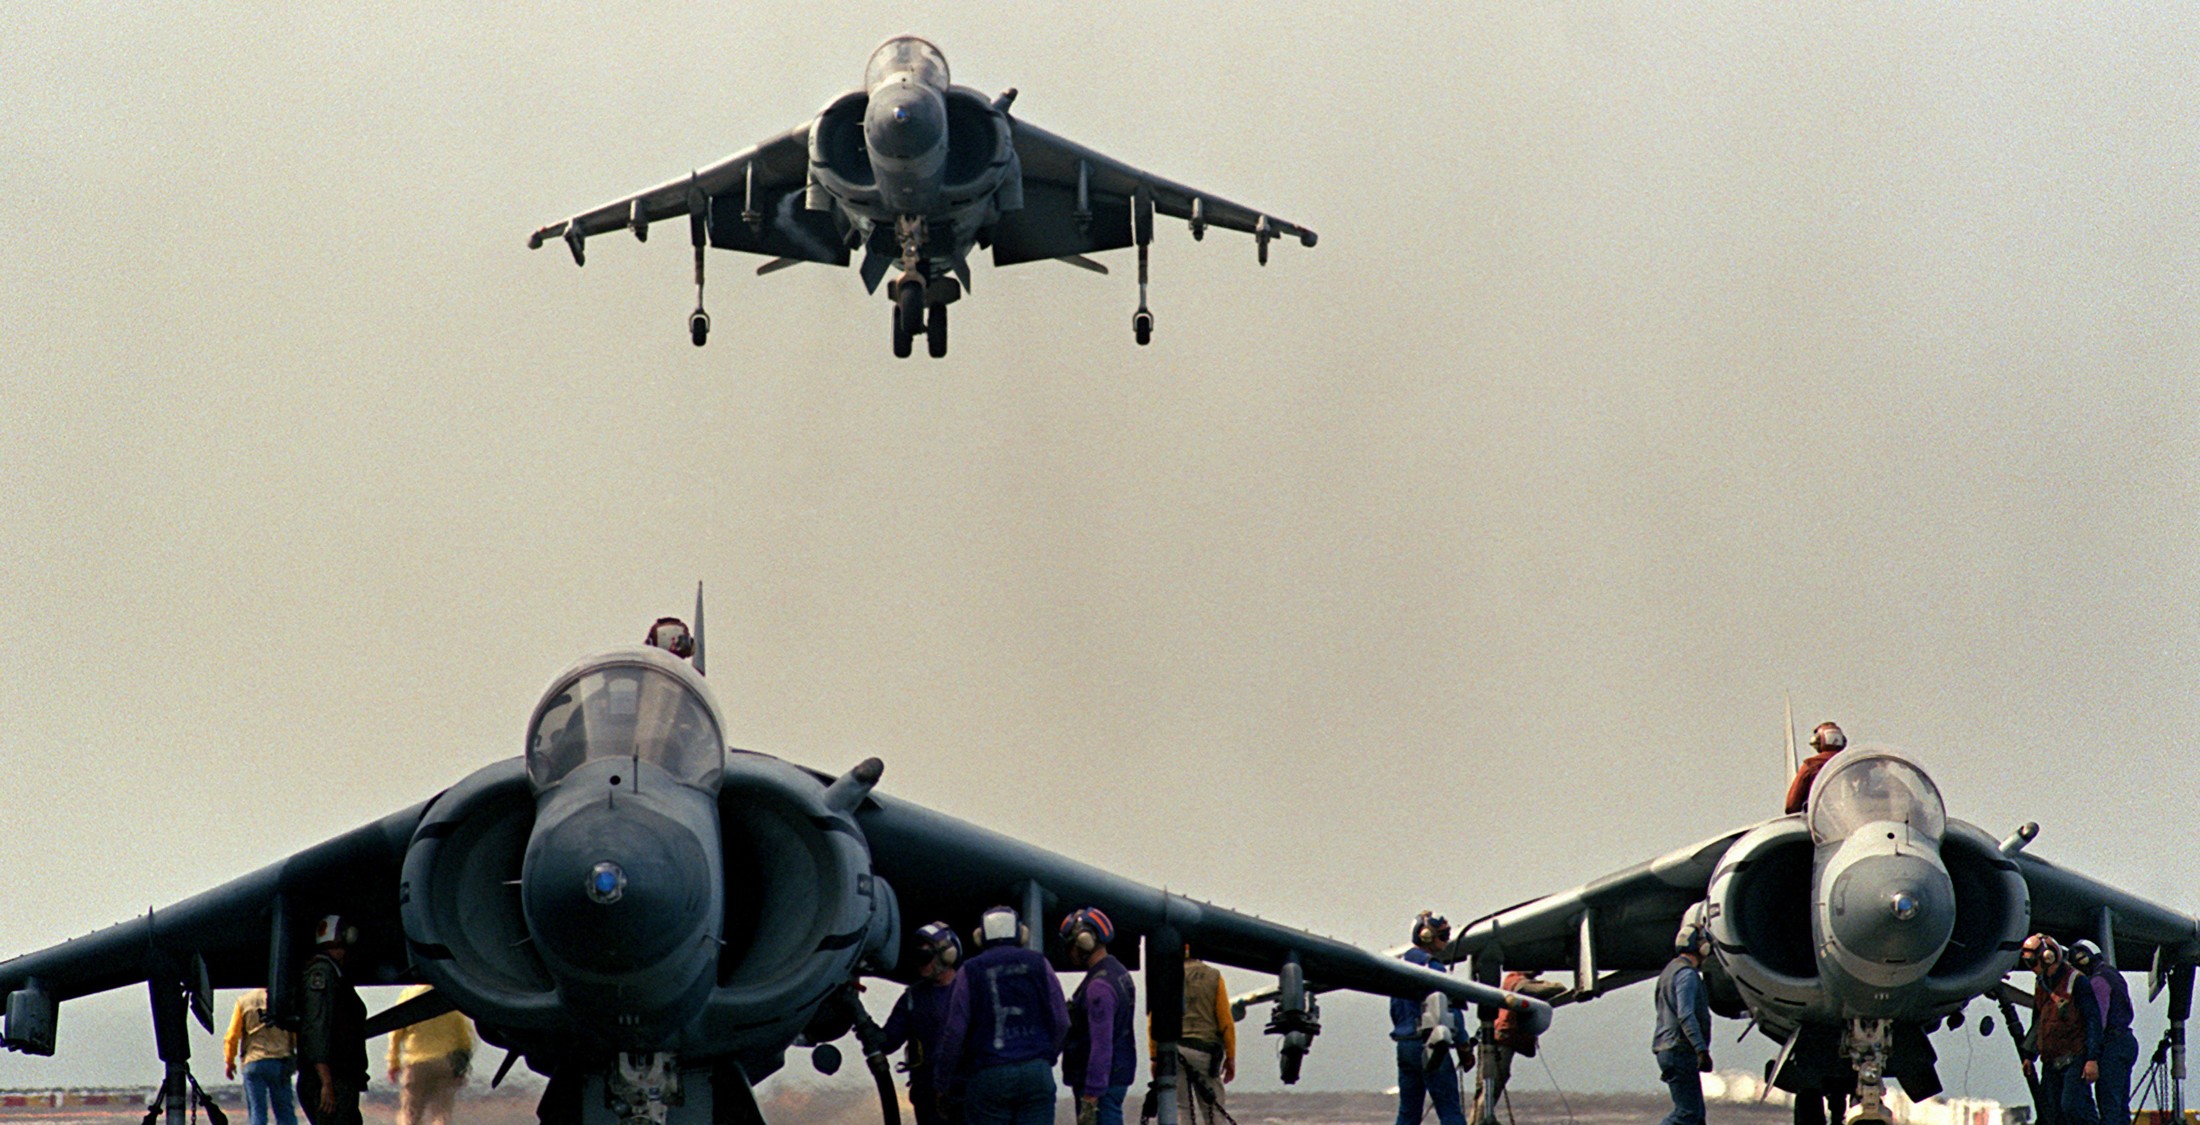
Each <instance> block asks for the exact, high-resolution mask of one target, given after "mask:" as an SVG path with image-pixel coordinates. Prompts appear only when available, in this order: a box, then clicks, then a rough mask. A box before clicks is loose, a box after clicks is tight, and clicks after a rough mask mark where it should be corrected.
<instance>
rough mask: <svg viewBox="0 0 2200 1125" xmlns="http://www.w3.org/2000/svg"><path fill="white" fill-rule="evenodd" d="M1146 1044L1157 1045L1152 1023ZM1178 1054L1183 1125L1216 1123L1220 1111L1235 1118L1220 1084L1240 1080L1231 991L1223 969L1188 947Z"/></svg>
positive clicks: (1178, 1105) (1179, 1109) (1179, 1112)
mask: <svg viewBox="0 0 2200 1125" xmlns="http://www.w3.org/2000/svg"><path fill="white" fill-rule="evenodd" d="M1146 1024H1147V1027H1148V1029H1149V1031H1148V1034H1147V1036H1146V1042H1147V1046H1148V1048H1149V1049H1151V1048H1153V1047H1154V1043H1153V1035H1152V1033H1151V1030H1150V1029H1151V1027H1152V1025H1153V1017H1152V1016H1151V1015H1150V1014H1149V1015H1148V1016H1147V1018H1146ZM1178 1034H1179V1036H1180V1037H1179V1038H1178V1039H1177V1042H1176V1055H1177V1059H1178V1064H1177V1068H1176V1119H1177V1121H1178V1122H1179V1123H1180V1125H1215V1119H1216V1117H1217V1115H1218V1114H1219V1115H1220V1116H1221V1117H1222V1118H1224V1119H1227V1120H1229V1121H1232V1122H1235V1121H1236V1118H1233V1117H1230V1115H1229V1112H1228V1111H1227V1110H1224V1109H1223V1108H1222V1087H1223V1085H1224V1084H1225V1083H1228V1082H1234V1081H1236V1080H1237V1020H1235V1019H1233V1018H1232V1017H1231V1015H1230V992H1229V990H1228V989H1227V988H1226V987H1225V986H1224V985H1223V983H1222V973H1221V972H1220V971H1218V970H1217V969H1216V968H1215V967H1214V966H1212V965H1209V964H1208V963H1207V962H1205V961H1202V960H1200V959H1198V958H1197V957H1194V956H1192V947H1191V946H1189V945H1186V946H1185V947H1184V1027H1183V1030H1182V1031H1181V1032H1179V1033H1178Z"/></svg>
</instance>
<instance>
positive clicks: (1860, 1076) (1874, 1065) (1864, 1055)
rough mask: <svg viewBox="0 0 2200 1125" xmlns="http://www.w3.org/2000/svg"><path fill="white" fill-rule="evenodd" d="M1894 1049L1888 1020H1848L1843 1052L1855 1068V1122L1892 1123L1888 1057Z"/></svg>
mask: <svg viewBox="0 0 2200 1125" xmlns="http://www.w3.org/2000/svg"><path fill="white" fill-rule="evenodd" d="M1893 1047H1894V1028H1893V1024H1891V1023H1890V1022H1888V1021H1887V1020H1850V1021H1849V1033H1848V1039H1847V1042H1845V1043H1844V1044H1843V1045H1842V1053H1843V1054H1845V1055H1847V1056H1848V1057H1849V1065H1850V1066H1852V1067H1855V1068H1856V1104H1857V1110H1856V1118H1855V1120H1857V1121H1892V1120H1894V1115H1893V1114H1891V1113H1889V1112H1888V1111H1887V1085H1886V1081H1885V1079H1886V1073H1887V1055H1888V1053H1889V1052H1890V1051H1891V1050H1892V1049H1893Z"/></svg>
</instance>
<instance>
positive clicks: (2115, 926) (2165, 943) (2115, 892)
mask: <svg viewBox="0 0 2200 1125" xmlns="http://www.w3.org/2000/svg"><path fill="white" fill-rule="evenodd" d="M2017 870H2018V871H2019V872H2021V873H2022V874H2023V875H2024V883H2025V887H2026V888H2027V889H2028V890H2029V891H2030V892H2031V895H2032V928H2033V929H2034V930H2035V931H2043V932H2045V933H2048V934H2051V935H2053V936H2054V937H2055V938H2056V940H2058V941H2062V942H2064V943H2066V944H2067V943H2069V942H2072V941H2076V940H2078V939H2079V938H2091V939H2093V940H2094V941H2095V942H2096V943H2099V944H2101V945H2102V947H2103V948H2104V949H2108V948H2110V947H2111V946H2110V943H2108V942H2104V941H2102V935H2103V933H2104V932H2106V933H2109V934H2112V935H2113V936H2114V939H2115V940H2114V943H2113V950H2114V953H2113V956H2112V957H2111V962H2112V963H2113V964H2115V966H2116V967H2117V968H2119V969H2125V970H2134V971H2145V970H2147V969H2148V968H2149V967H2151V966H2154V965H2156V964H2157V961H2158V959H2160V958H2162V956H2163V955H2164V954H2167V955H2170V959H2173V960H2176V961H2178V962H2180V963H2184V964H2190V963H2192V962H2193V961H2194V960H2195V959H2196V958H2200V920H2195V919H2194V918H2193V916H2192V915H2190V914H2186V913H2184V912H2182V911H2178V910H2172V909H2170V908H2169V907H2166V906H2163V905H2161V904H2160V903H2156V902H2152V901H2149V900H2147V899H2144V898H2140V897H2139V896H2138V895H2135V894H2132V893H2131V892H2129V891H2125V890H2121V889H2119V888H2116V887H2112V886H2110V885H2108V884H2107V883H2104V882H2101V881H2100V880H2098V879H2095V878H2093V877H2092V876H2089V875H2081V874H2079V873H2078V872H2075V871H2072V870H2070V869H2069V868H2067V867H2058V866H2056V865H2055V864H2053V863H2049V862H2048V861H2047V860H2044V859H2040V858H2038V857H2036V856H2033V855H2031V854H2030V853H2026V852H2019V853H2018V854H2017Z"/></svg>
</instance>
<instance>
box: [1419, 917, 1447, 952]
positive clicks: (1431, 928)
mask: <svg viewBox="0 0 2200 1125" xmlns="http://www.w3.org/2000/svg"><path fill="white" fill-rule="evenodd" d="M1450 933H1451V919H1449V918H1446V917H1444V916H1443V915H1441V914H1438V913H1437V912H1435V911H1433V910H1424V911H1422V912H1420V913H1419V914H1416V915H1414V916H1413V944H1415V945H1427V944H1428V943H1430V942H1432V941H1441V940H1443V939H1444V938H1445V937H1447V936H1449V935H1450Z"/></svg>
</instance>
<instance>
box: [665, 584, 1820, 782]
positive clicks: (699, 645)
mask: <svg viewBox="0 0 2200 1125" xmlns="http://www.w3.org/2000/svg"><path fill="white" fill-rule="evenodd" d="M693 632H694V634H695V674H696V675H698V676H701V675H706V674H707V673H705V672H704V670H703V580H702V579H700V578H698V579H696V580H695V628H694V630H693ZM1794 742H1795V739H1794V737H1793V733H1792V732H1790V735H1789V738H1788V757H1790V758H1792V757H1794V756H1795V745H1794Z"/></svg>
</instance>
